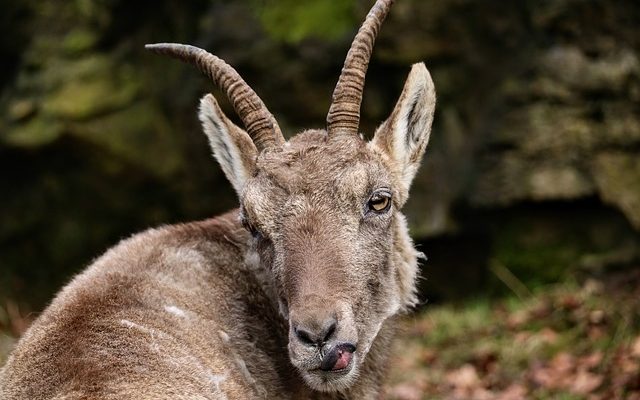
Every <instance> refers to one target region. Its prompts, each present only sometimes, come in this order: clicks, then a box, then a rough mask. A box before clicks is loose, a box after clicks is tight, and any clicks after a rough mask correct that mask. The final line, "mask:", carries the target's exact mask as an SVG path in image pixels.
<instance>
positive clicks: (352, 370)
mask: <svg viewBox="0 0 640 400" xmlns="http://www.w3.org/2000/svg"><path fill="white" fill-rule="evenodd" d="M357 361H358V360H356V356H354V358H353V359H352V360H351V363H350V364H349V366H347V367H346V368H344V369H341V370H338V371H322V370H320V369H314V370H311V371H301V374H302V377H303V378H304V380H305V382H306V383H307V385H309V387H311V388H312V389H313V390H317V391H319V392H341V391H343V390H346V389H348V388H349V387H350V386H351V385H352V384H353V383H354V382H355V380H356V379H357V377H358V365H357Z"/></svg>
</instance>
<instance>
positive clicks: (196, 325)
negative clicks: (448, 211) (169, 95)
mask: <svg viewBox="0 0 640 400" xmlns="http://www.w3.org/2000/svg"><path fill="white" fill-rule="evenodd" d="M392 3H393V0H377V1H376V3H375V5H374V6H373V8H372V9H371V11H370V12H369V14H368V15H367V18H366V20H365V22H364V24H363V25H362V27H361V28H360V30H359V31H358V33H357V35H356V37H355V39H354V41H353V44H352V46H351V49H350V50H349V52H348V54H347V57H346V61H345V64H344V68H343V70H342V74H341V76H340V78H339V80H338V83H337V86H336V88H335V91H334V94H333V102H332V104H331V107H330V110H329V113H328V116H327V127H326V130H306V131H303V132H301V133H299V134H298V135H296V136H294V137H292V138H291V139H290V140H288V141H287V140H285V138H284V137H283V135H282V133H281V131H280V128H279V127H278V124H277V122H276V120H275V119H274V117H273V115H272V114H270V113H269V112H268V111H267V109H266V107H265V105H264V104H263V102H262V101H261V100H260V98H258V96H257V95H256V93H255V92H254V91H253V90H252V89H251V88H250V87H249V86H248V85H247V84H246V83H245V81H243V80H242V78H241V77H240V76H239V75H238V73H237V72H236V71H235V70H234V69H233V68H232V67H230V66H229V65H227V64H226V63H225V62H224V61H222V60H221V59H219V58H217V57H216V56H214V55H211V54H209V53H207V52H206V51H204V50H201V49H198V48H195V47H191V46H186V45H179V44H154V45H148V46H147V48H148V49H149V50H151V51H153V52H155V53H160V54H166V55H170V56H173V57H176V58H179V59H181V60H184V61H187V62H189V63H192V64H195V65H196V66H197V67H198V68H199V69H201V70H202V71H203V72H204V73H205V74H206V75H208V76H209V77H210V78H211V79H212V80H213V82H214V83H215V84H216V85H217V86H219V87H220V88H221V89H222V90H223V91H224V92H225V93H226V95H227V96H228V97H229V99H230V101H231V104H232V105H233V107H234V109H235V111H236V112H237V114H238V115H239V117H240V118H241V120H242V122H243V125H244V127H245V128H246V131H245V130H243V129H242V128H240V127H238V126H236V125H235V124H234V123H233V122H232V121H231V120H230V119H228V118H227V117H226V116H225V115H224V114H223V113H222V111H221V109H220V107H219V106H218V103H217V102H216V100H215V99H214V97H213V96H211V95H206V96H205V97H204V98H203V99H202V100H201V102H200V114H199V116H200V120H201V122H202V125H203V127H204V131H205V133H206V134H207V136H208V138H209V141H210V144H211V148H212V149H213V154H214V156H215V158H216V160H217V161H218V163H219V164H220V166H221V167H222V170H223V171H224V173H225V175H226V176H227V178H228V179H229V181H230V182H231V184H232V185H233V188H234V189H235V191H236V192H237V194H238V197H239V201H240V208H239V209H238V210H235V211H231V212H229V213H227V214H224V215H222V216H219V217H217V218H213V219H210V220H206V221H201V222H193V223H188V224H183V225H176V226H168V227H163V228H159V229H152V230H149V231H147V232H144V233H141V234H138V235H135V236H133V237H132V238H130V239H127V240H124V241H122V242H121V243H120V244H118V245H117V246H116V247H114V248H112V249H110V250H109V251H107V252H106V254H104V255H103V256H102V257H100V258H99V259H98V260H97V261H95V262H94V263H93V265H91V266H90V267H89V268H88V269H87V270H86V271H84V272H83V273H81V274H80V275H78V276H77V277H75V278H74V279H73V281H72V282H71V283H70V284H68V285H67V286H66V287H65V288H64V289H63V290H62V291H61V292H60V293H59V294H58V296H57V297H56V298H55V300H54V301H53V302H52V304H51V305H50V306H49V307H48V309H46V310H45V311H44V312H43V314H42V315H41V316H40V317H39V318H38V319H37V320H36V321H35V323H34V324H33V326H32V327H31V328H30V329H29V330H28V331H27V333H26V334H25V335H24V337H23V338H22V339H21V340H20V342H19V343H18V345H17V347H16V348H15V350H14V351H13V354H12V355H11V357H10V358H9V360H8V362H7V364H6V366H5V367H4V369H3V370H2V373H1V374H0V398H2V399H4V400H9V399H134V398H135V399H253V398H267V399H377V398H379V397H380V396H381V392H382V386H383V380H384V375H385V370H386V368H387V366H388V362H389V355H390V343H391V340H392V337H393V335H394V326H395V325H396V324H397V316H398V315H399V314H400V313H402V312H403V311H406V310H408V309H409V308H411V307H412V306H413V305H414V304H415V303H416V286H415V279H416V275H417V260H418V258H419V253H418V252H417V251H416V250H415V249H414V248H413V244H412V241H411V239H410V238H409V235H408V229H407V225H406V222H405V218H404V216H403V215H402V214H401V212H400V210H401V208H402V206H403V204H405V202H406V201H407V197H408V191H409V186H410V184H411V181H412V179H413V178H414V176H415V174H416V171H417V169H418V166H419V164H420V160H421V158H422V155H423V154H424V151H425V148H426V146H427V142H428V140H429V133H430V130H431V123H432V120H433V113H434V108H435V91H434V86H433V82H432V80H431V77H430V75H429V73H428V72H427V69H426V68H425V66H424V64H416V65H414V66H413V68H412V69H411V72H410V74H409V77H408V79H407V82H406V84H405V86H404V89H403V91H402V94H401V96H400V99H399V101H398V102H397V105H396V106H395V108H394V110H393V112H392V113H391V116H390V117H389V118H388V119H387V120H386V121H385V122H384V123H382V125H381V126H380V127H379V128H378V129H377V130H376V132H375V135H374V137H373V139H372V140H371V141H366V140H365V139H363V137H362V136H361V135H360V134H359V132H358V126H359V118H360V104H361V100H362V90H363V86H364V80H365V72H366V70H367V66H368V63H369V59H370V56H371V51H372V47H373V42H374V39H375V37H376V35H377V32H378V30H379V28H380V25H381V24H382V21H383V20H384V18H385V16H386V14H387V13H388V11H389V9H390V7H391V5H392Z"/></svg>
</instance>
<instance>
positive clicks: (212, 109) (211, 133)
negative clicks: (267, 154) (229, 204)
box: [199, 94, 258, 195]
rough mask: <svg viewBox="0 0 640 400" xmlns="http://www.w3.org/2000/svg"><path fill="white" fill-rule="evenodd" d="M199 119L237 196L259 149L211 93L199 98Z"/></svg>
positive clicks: (249, 174)
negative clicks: (226, 113) (224, 111)
mask: <svg viewBox="0 0 640 400" xmlns="http://www.w3.org/2000/svg"><path fill="white" fill-rule="evenodd" d="M199 118H200V122H201V123H202V127H203V129H204V133H205V134H206V135H207V137H208V138H209V145H210V146H211V150H212V151H213V156H214V157H215V159H216V160H217V161H218V163H219V164H220V167H221V168H222V171H223V172H224V174H225V175H226V177H227V179H228V180H229V182H231V185H232V186H233V188H234V189H235V191H236V193H238V195H241V194H242V189H243V187H244V184H245V182H246V181H247V179H248V178H249V177H250V176H251V175H252V174H253V171H254V169H255V163H256V158H257V157H258V150H257V148H256V146H255V145H254V143H253V141H252V140H251V138H250V137H249V135H248V134H247V132H246V131H245V130H243V129H242V128H240V127H239V126H237V125H236V124H234V123H233V121H231V120H230V119H229V118H228V117H227V116H226V115H225V114H224V113H223V112H222V110H221V109H220V106H219V105H218V102H217V101H216V99H215V98H214V97H213V95H211V94H207V95H205V96H204V97H203V98H202V99H201V100H200V112H199Z"/></svg>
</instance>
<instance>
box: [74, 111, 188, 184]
mask: <svg viewBox="0 0 640 400" xmlns="http://www.w3.org/2000/svg"><path fill="white" fill-rule="evenodd" d="M70 132H71V134H73V135H75V136H78V137H80V138H82V139H83V140H87V141H89V142H91V143H94V144H96V145H98V146H100V147H103V148H105V149H106V150H108V151H109V152H111V153H113V154H114V155H117V156H118V157H120V158H121V159H124V160H126V161H127V162H129V163H132V164H134V165H137V166H139V167H142V168H143V169H144V170H146V171H147V172H149V173H151V174H153V175H156V176H162V177H166V176H169V175H171V174H173V173H174V172H176V171H177V170H178V169H179V168H180V167H181V166H182V164H183V158H182V153H181V151H180V146H179V142H178V140H179V138H178V137H176V135H175V133H174V132H172V130H171V129H169V123H168V122H167V120H166V119H165V118H164V117H163V116H162V114H161V112H160V111H159V110H158V109H157V108H156V107H155V106H154V105H153V104H152V103H150V102H142V103H137V104H135V105H133V106H132V107H129V108H126V109H124V110H122V111H119V112H116V113H113V114H109V115H106V116H104V117H101V118H94V119H91V120H90V121H87V122H84V123H76V124H72V125H71V126H70Z"/></svg>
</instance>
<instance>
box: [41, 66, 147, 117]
mask: <svg viewBox="0 0 640 400" xmlns="http://www.w3.org/2000/svg"><path fill="white" fill-rule="evenodd" d="M138 89H139V84H138V83H137V82H135V81H133V80H131V81H121V82H114V80H113V79H112V78H110V77H108V76H104V77H95V78H94V79H91V80H88V81H71V82H69V83H68V84H66V85H64V86H62V87H61V88H60V89H59V90H57V91H55V92H54V93H53V94H52V95H51V96H50V97H49V98H48V99H47V100H46V101H45V102H44V105H43V111H44V112H45V113H47V114H50V115H52V116H55V117H58V118H64V119H70V120H82V119H86V118H89V117H92V116H96V115H99V114H102V113H105V112H107V111H111V110H114V109H118V108H122V107H124V106H126V105H127V104H129V103H130V102H131V101H132V100H133V99H134V97H135V96H136V94H137V93H138Z"/></svg>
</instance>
